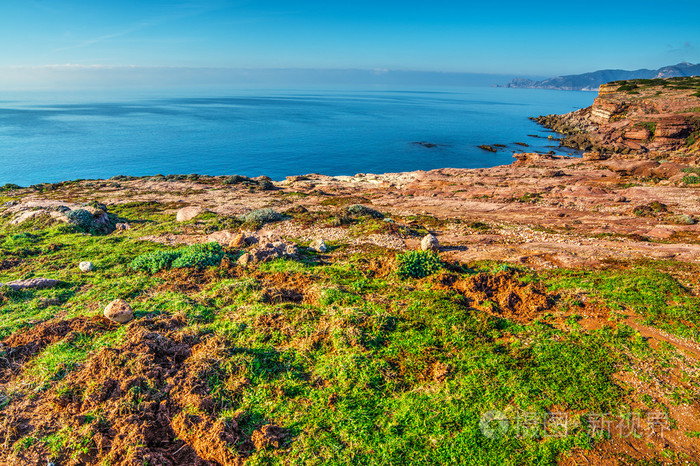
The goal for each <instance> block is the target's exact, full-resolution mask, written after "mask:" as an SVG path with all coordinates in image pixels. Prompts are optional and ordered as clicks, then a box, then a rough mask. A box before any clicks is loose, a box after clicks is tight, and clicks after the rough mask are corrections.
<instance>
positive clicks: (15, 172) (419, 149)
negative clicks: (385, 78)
mask: <svg viewBox="0 0 700 466" xmlns="http://www.w3.org/2000/svg"><path fill="white" fill-rule="evenodd" d="M594 97H595V94H594V93H590V92H589V93H586V92H564V91H546V90H529V89H502V88H460V89H440V90H413V91H406V90H402V91H388V90H363V91H360V90H353V91H308V90H300V91H281V90H270V91H262V90H255V91H252V90H245V91H229V92H219V93H217V94H211V93H210V94H204V93H202V92H195V91H189V92H188V91H178V92H175V91H169V92H165V91H163V92H142V93H139V92H133V91H130V92H128V93H126V92H122V93H116V92H115V93H102V94H99V95H96V94H94V93H93V94H82V93H70V94H69V93H63V94H49V93H36V92H35V93H31V94H30V93H25V94H21V93H3V92H0V184H5V183H16V184H20V185H28V184H34V183H40V182H56V181H62V180H70V179H77V178H83V179H89V178H108V177H111V176H114V175H154V174H158V173H160V174H189V173H198V174H208V175H230V174H241V175H247V176H258V175H267V176H270V177H272V178H273V179H275V180H278V179H283V178H284V177H285V176H287V175H298V174H306V173H322V174H327V175H352V174H355V173H360V172H361V173H384V172H397V171H409V170H418V169H423V170H426V169H433V168H440V167H461V168H474V167H488V166H495V165H502V164H507V163H510V162H511V161H512V160H513V159H512V152H513V151H514V150H517V151H522V150H523V148H522V147H519V146H517V145H515V144H514V143H515V142H525V143H527V144H529V145H530V147H529V148H528V149H526V150H530V151H534V150H541V151H547V150H550V149H553V148H552V147H550V145H551V144H552V142H551V141H548V140H547V139H546V136H547V135H548V134H551V133H548V132H547V131H545V130H544V129H542V128H540V127H539V126H537V125H536V124H535V123H533V122H531V121H530V120H528V117H529V116H536V115H540V114H549V113H564V112H569V111H571V110H574V109H577V108H581V107H586V106H588V105H590V104H591V103H592V101H593V98H594ZM532 134H538V135H542V136H545V138H542V139H540V138H533V137H530V136H528V135H532ZM418 141H425V142H429V143H434V144H439V146H438V147H435V148H431V149H428V148H425V147H423V146H420V145H417V144H413V142H418ZM479 144H505V145H507V148H506V149H502V150H501V151H499V152H498V153H495V154H494V153H491V152H485V151H483V150H481V149H479V148H477V147H476V146H478V145H479Z"/></svg>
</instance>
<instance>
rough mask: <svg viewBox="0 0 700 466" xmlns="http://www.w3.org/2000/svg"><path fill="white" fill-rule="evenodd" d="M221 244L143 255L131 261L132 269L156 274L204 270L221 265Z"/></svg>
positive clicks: (222, 255) (200, 245) (197, 245)
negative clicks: (190, 269)
mask: <svg viewBox="0 0 700 466" xmlns="http://www.w3.org/2000/svg"><path fill="white" fill-rule="evenodd" d="M224 255H225V253H224V251H223V249H222V248H221V245H220V244H219V243H206V244H195V245H192V246H187V247H184V248H180V249H175V250H171V251H155V252H149V253H146V254H141V255H140V256H138V257H136V259H134V260H133V261H131V264H130V267H131V268H132V269H134V270H140V271H142V272H149V273H156V272H158V271H159V270H162V269H168V268H171V267H172V268H181V267H193V268H197V269H203V268H205V267H211V266H215V265H219V264H220V263H221V259H223V258H224Z"/></svg>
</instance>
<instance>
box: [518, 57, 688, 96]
mask: <svg viewBox="0 0 700 466" xmlns="http://www.w3.org/2000/svg"><path fill="white" fill-rule="evenodd" d="M698 75H700V64H696V65H693V64H692V63H685V62H684V63H679V64H677V65H671V66H664V67H663V68H659V69H658V70H646V69H642V70H635V71H627V70H600V71H594V72H592V73H584V74H575V75H570V76H558V77H556V78H549V79H545V80H544V81H533V80H531V79H525V78H515V79H513V80H512V81H511V82H510V83H508V84H507V85H506V86H504V87H517V88H527V89H558V90H562V91H597V90H598V86H600V85H601V84H605V83H609V82H611V81H620V80H623V79H653V78H676V77H683V76H698Z"/></svg>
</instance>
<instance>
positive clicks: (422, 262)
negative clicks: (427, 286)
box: [396, 251, 443, 278]
mask: <svg viewBox="0 0 700 466" xmlns="http://www.w3.org/2000/svg"><path fill="white" fill-rule="evenodd" d="M396 265H397V273H398V275H399V276H400V277H404V278H405V277H412V278H423V277H427V276H428V275H432V274H434V273H436V272H439V271H440V270H441V269H442V267H443V264H442V260H440V256H438V255H437V254H435V253H434V252H432V251H408V252H406V253H404V254H397V255H396Z"/></svg>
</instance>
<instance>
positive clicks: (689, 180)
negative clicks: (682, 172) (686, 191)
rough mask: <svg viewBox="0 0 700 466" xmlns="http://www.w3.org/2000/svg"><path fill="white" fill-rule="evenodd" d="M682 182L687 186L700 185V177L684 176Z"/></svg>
mask: <svg viewBox="0 0 700 466" xmlns="http://www.w3.org/2000/svg"><path fill="white" fill-rule="evenodd" d="M682 181H683V183H685V184H700V177H699V176H695V175H688V176H684V177H683V180H682Z"/></svg>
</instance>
